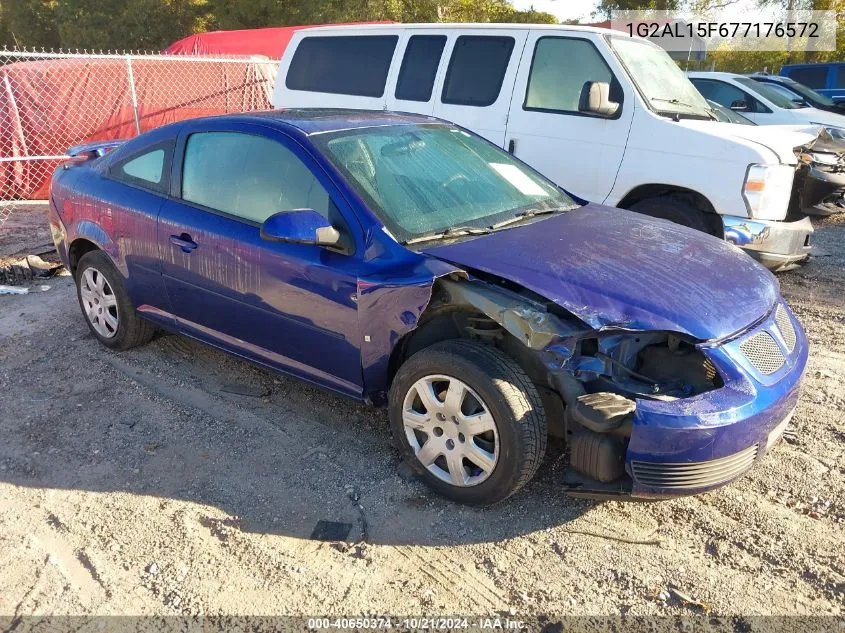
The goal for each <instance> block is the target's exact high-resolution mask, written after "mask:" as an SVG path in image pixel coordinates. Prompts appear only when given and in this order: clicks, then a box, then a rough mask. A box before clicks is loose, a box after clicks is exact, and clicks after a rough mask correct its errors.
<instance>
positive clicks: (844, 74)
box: [822, 66, 845, 89]
mask: <svg viewBox="0 0 845 633" xmlns="http://www.w3.org/2000/svg"><path fill="white" fill-rule="evenodd" d="M835 70H836V86H835V87H836V88H845V66H839V67H838V68H836V69H835ZM822 89H824V86H822Z"/></svg>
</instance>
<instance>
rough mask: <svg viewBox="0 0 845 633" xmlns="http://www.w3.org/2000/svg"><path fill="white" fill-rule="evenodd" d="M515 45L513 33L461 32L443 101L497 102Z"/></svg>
mask: <svg viewBox="0 0 845 633" xmlns="http://www.w3.org/2000/svg"><path fill="white" fill-rule="evenodd" d="M513 46H514V40H513V38H512V37H492V36H490V37H488V36H484V35H461V36H460V37H459V38H458V39H457V41H456V42H455V49H454V51H453V52H452V59H451V60H450V61H449V70H448V71H447V72H446V81H445V83H444V84H443V96H442V101H443V103H452V104H455V105H467V106H477V107H485V106H489V105H493V104H494V103H495V102H496V99H498V98H499V91H501V89H502V82H503V81H504V79H505V72H506V71H507V69H508V62H509V61H510V58H511V52H512V51H513Z"/></svg>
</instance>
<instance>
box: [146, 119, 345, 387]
mask: <svg viewBox="0 0 845 633" xmlns="http://www.w3.org/2000/svg"><path fill="white" fill-rule="evenodd" d="M174 163H175V165H174V178H173V180H174V182H173V186H172V189H171V193H172V197H171V199H170V200H168V202H166V203H165V205H164V207H163V208H162V210H161V214H160V217H159V227H158V243H159V249H160V253H161V260H162V274H163V277H164V284H165V288H166V290H167V295H168V298H169V301H170V308H171V310H172V312H173V314H174V315H175V318H176V321H177V326H178V328H179V329H180V330H182V331H183V332H185V333H187V334H189V335H191V336H193V337H196V338H198V339H201V340H204V341H207V342H210V343H213V344H216V345H218V346H221V347H224V348H227V349H229V350H231V351H234V352H235V353H238V354H241V355H243V356H245V357H248V358H251V359H253V360H257V361H260V362H262V363H265V364H268V365H271V366H273V367H276V368H278V369H281V370H283V371H287V372H289V373H292V374H294V375H297V376H299V377H302V378H306V379H310V380H312V381H314V382H317V383H319V384H322V385H324V386H327V387H329V388H332V389H335V390H337V391H340V392H342V393H346V394H349V395H360V393H361V391H362V379H361V362H360V349H359V345H358V320H357V309H356V290H357V272H356V262H357V261H359V260H358V259H357V258H356V256H355V254H354V253H353V252H351V250H350V249H352V248H354V247H352V246H349V247H348V248H347V249H346V251H345V252H334V251H332V250H328V249H325V248H321V247H318V246H314V245H305V244H281V243H277V242H270V241H266V240H263V239H262V238H261V236H260V226H261V223H262V222H263V221H264V220H265V219H266V218H267V217H269V216H270V215H273V214H275V213H278V212H284V211H289V210H293V209H298V208H310V209H314V210H315V211H318V212H319V213H321V214H323V215H324V216H325V217H327V218H328V219H329V220H330V222H331V223H332V224H333V225H334V226H335V227H336V228H337V229H338V230H339V231H340V232H341V234H342V235H344V237H345V239H344V242H345V243H347V244H348V245H351V244H354V243H355V240H356V239H359V238H355V231H358V232H360V228H356V224H357V223H356V221H355V218H354V217H350V212H349V210H348V209H347V208H346V207H345V206H344V202H343V201H342V199H340V198H339V196H337V194H336V192H335V190H334V188H333V186H332V185H331V182H330V181H329V180H328V177H327V176H326V174H325V172H323V171H322V170H321V169H320V167H319V166H318V165H316V163H315V162H314V161H313V159H311V157H310V156H308V155H307V153H305V151H304V150H303V149H302V148H301V147H300V146H299V145H298V144H297V143H296V142H295V141H293V140H291V139H289V138H287V137H286V136H285V135H283V134H281V133H280V132H277V131H275V130H271V129H269V128H265V127H262V126H260V125H254V126H253V125H246V124H240V125H238V126H237V127H236V128H231V127H228V126H227V125H226V124H225V123H219V124H214V123H212V124H208V123H207V122H206V123H203V124H198V125H195V126H193V127H192V126H190V125H188V126H187V127H186V129H185V130H184V131H183V133H182V134H181V135H180V138H179V142H178V145H177V151H176V156H175V161H174ZM330 192H331V193H330ZM359 241H360V240H359Z"/></svg>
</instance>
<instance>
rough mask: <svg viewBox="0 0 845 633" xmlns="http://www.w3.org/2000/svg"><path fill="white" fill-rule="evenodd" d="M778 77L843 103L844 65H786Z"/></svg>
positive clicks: (835, 63) (844, 99) (844, 91)
mask: <svg viewBox="0 0 845 633" xmlns="http://www.w3.org/2000/svg"><path fill="white" fill-rule="evenodd" d="M780 75H781V77H789V78H790V79H793V80H795V81H797V82H798V83H801V84H804V85H805V86H807V87H808V88H812V89H813V90H815V91H816V92H819V93H821V94H823V95H824V96H826V97H830V98H831V99H833V101H845V63H842V62H825V63H820V64H787V65H786V66H783V67H782V68H781V69H780Z"/></svg>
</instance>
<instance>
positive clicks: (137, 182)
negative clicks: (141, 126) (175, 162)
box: [108, 140, 174, 194]
mask: <svg viewBox="0 0 845 633" xmlns="http://www.w3.org/2000/svg"><path fill="white" fill-rule="evenodd" d="M173 145H174V142H173V141H172V140H169V141H165V142H162V143H157V144H155V145H152V146H149V147H146V148H144V149H142V150H138V151H137V152H133V153H132V154H130V155H129V156H126V157H125V158H120V159H119V160H117V161H116V162H114V163H112V164H111V165H109V167H108V174H109V176H110V177H111V178H113V179H114V180H118V181H120V182H124V183H126V184H128V185H133V186H135V187H141V188H142V189H150V190H152V191H156V192H158V193H165V194H166V193H168V190H169V188H170V161H171V157H172V154H173Z"/></svg>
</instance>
